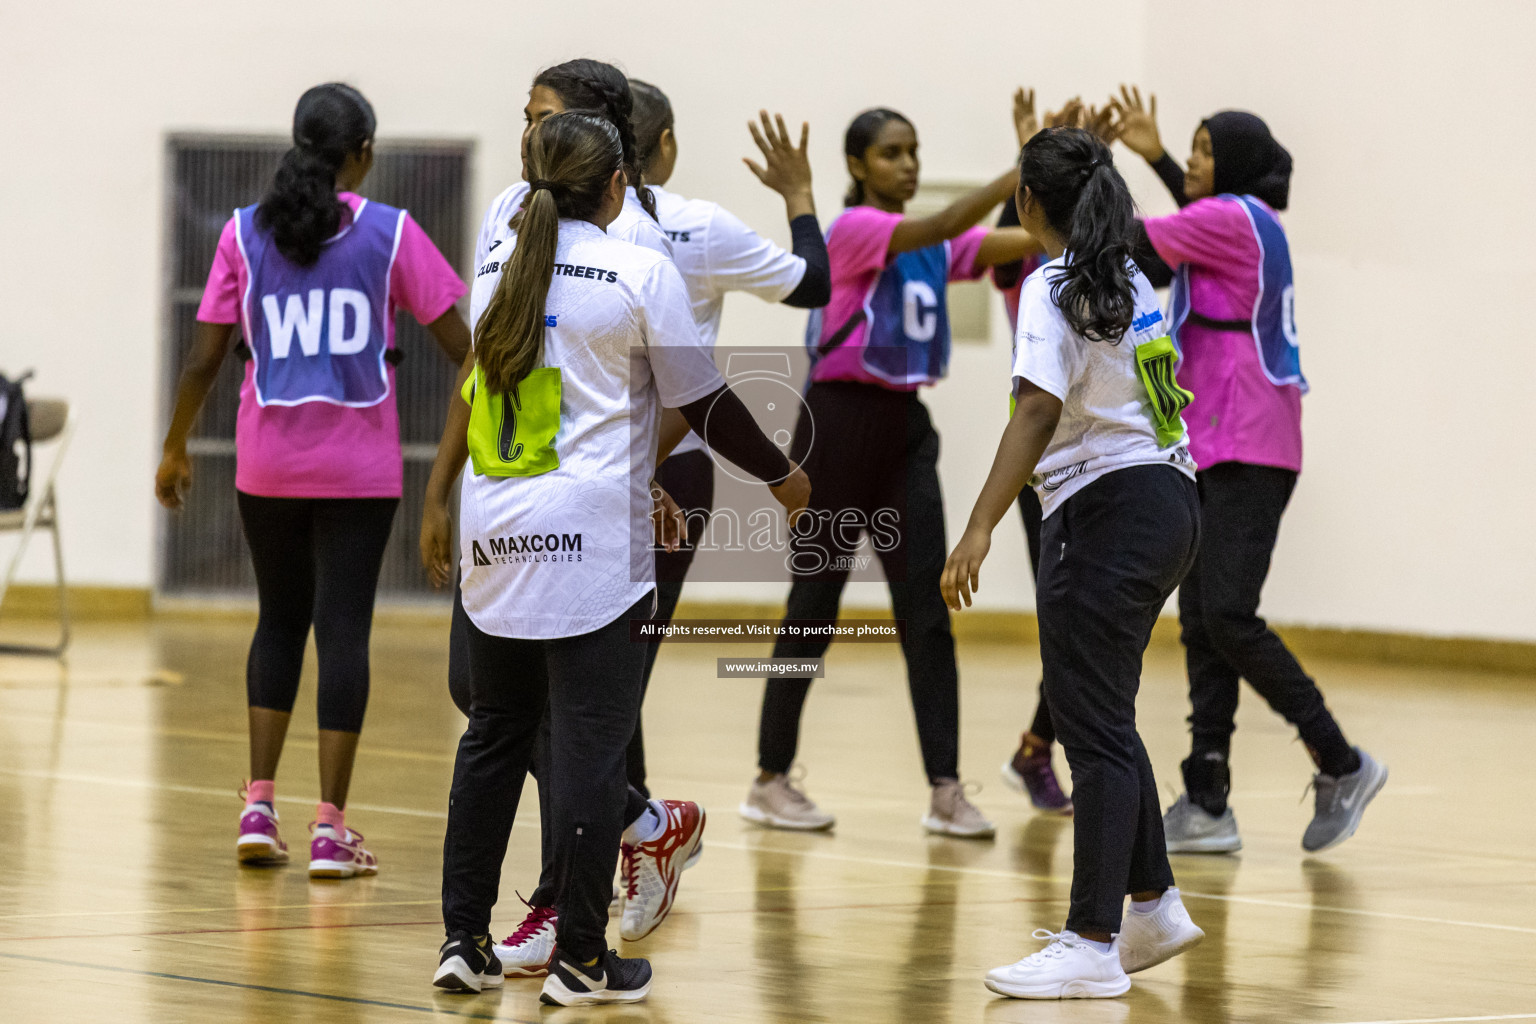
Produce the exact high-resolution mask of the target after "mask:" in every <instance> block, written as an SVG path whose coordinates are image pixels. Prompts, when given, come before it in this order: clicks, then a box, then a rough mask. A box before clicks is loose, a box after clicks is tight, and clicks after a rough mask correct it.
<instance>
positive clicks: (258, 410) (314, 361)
mask: <svg viewBox="0 0 1536 1024" xmlns="http://www.w3.org/2000/svg"><path fill="white" fill-rule="evenodd" d="M373 132H374V116H373V108H372V107H371V106H369V104H368V101H367V100H366V99H364V98H363V96H362V94H361V93H359V92H358V91H357V90H356V89H353V88H351V87H350V86H346V85H339V84H334V83H333V84H329V85H319V86H316V87H314V88H313V89H310V90H309V91H308V92H306V93H305V94H304V95H303V97H301V98H300V100H299V105H298V109H297V110H296V111H295V112H294V117H293V143H294V145H293V148H292V149H290V150H289V151H288V152H287V153H286V154H285V155H284V156H283V160H282V163H281V164H280V165H279V167H278V169H277V175H276V177H275V178H274V180H273V183H272V188H271V190H270V191H269V192H268V193H267V195H266V196H265V197H264V198H263V199H262V200H261V202H260V203H257V204H255V205H252V206H247V207H244V208H243V209H240V210H236V211H235V215H234V217H233V218H231V219H230V221H229V223H228V224H226V225H225V226H224V232H223V234H222V235H221V236H220V238H219V244H218V249H217V250H216V252H215V254H214V259H213V269H212V270H211V271H210V272H209V275H208V286H207V288H206V290H205V291H204V293H203V301H202V305H201V306H199V307H198V311H197V319H198V325H197V335H196V338H195V340H194V342H193V347H192V351H191V353H189V355H188V357H187V365H186V369H185V370H184V371H183V372H182V376H181V382H180V384H179V386H178V389H177V393H176V409H175V412H174V414H173V416H172V418H171V426H170V429H169V430H168V431H167V433H166V438H165V454H164V458H163V460H162V461H161V463H160V469H159V472H158V473H157V474H156V476H155V493H156V496H157V497H158V498H159V499H160V502H161V504H163V505H165V506H166V507H167V508H172V509H175V508H180V507H181V505H182V502H183V498H184V496H185V494H186V491H187V487H188V485H189V484H190V482H191V464H190V462H189V461H188V459H187V435H188V434H189V433H190V432H191V429H192V425H193V422H194V421H195V420H196V418H197V414H198V411H199V410H200V409H201V408H202V405H203V402H204V400H205V399H206V398H207V397H208V392H209V390H210V389H211V388H212V387H213V383H214V380H215V378H216V376H217V374H218V371H219V366H220V365H221V364H222V363H223V361H224V358H225V356H226V355H228V354H229V351H230V349H231V348H232V342H233V341H234V339H235V337H236V331H235V328H236V325H237V324H238V325H239V327H240V330H241V332H242V333H243V335H244V338H245V342H246V344H247V345H248V346H249V350H250V358H249V361H248V362H247V363H246V365H245V380H244V383H243V384H242V385H241V387H240V411H239V414H238V418H237V420H236V425H235V451H236V469H235V487H236V490H237V498H238V501H239V507H240V519H241V522H242V523H243V524H244V527H245V537H246V541H247V542H248V544H249V545H250V550H251V563H252V565H253V567H254V568H255V570H256V589H257V593H258V595H259V598H260V606H261V612H260V618H259V619H258V620H257V624H256V635H255V637H254V638H253V639H252V641H251V654H250V660H249V662H248V663H247V665H246V691H247V699H248V702H249V706H250V736H251V781H250V783H249V785H248V786H247V789H246V798H247V801H248V802H247V803H246V806H245V810H244V811H243V812H242V814H241V818H240V835H239V840H238V843H237V850H238V854H239V858H240V861H241V862H242V863H250V864H272V863H281V862H284V861H286V860H287V859H288V847H287V845H286V844H285V843H284V842H283V840H282V839H281V838H280V837H279V835H278V829H277V824H278V817H277V810H276V807H275V803H274V801H275V796H274V781H273V780H274V778H275V777H276V774H277V764H278V759H279V758H280V757H281V755H282V751H283V740H284V738H285V737H286V735H287V733H288V722H289V718H290V716H291V714H292V712H293V702H294V698H295V696H296V695H297V693H298V689H299V673H300V670H301V669H302V667H303V662H304V646H305V643H306V642H307V640H308V637H309V631H310V627H311V626H313V627H314V631H315V646H316V649H317V651H318V655H319V665H320V692H319V700H318V712H319V722H320V736H319V740H320V805H319V807H318V808H317V809H316V811H315V826H314V836H313V839H312V841H311V843H310V864H309V873H310V876H311V877H316V878H349V877H351V876H353V875H359V874H373V873H375V872H376V871H377V870H378V862H377V860H376V859H375V858H374V856H373V854H372V853H370V852H369V851H368V850H366V849H364V848H363V846H362V836H361V835H359V834H358V833H356V832H354V831H352V830H351V829H349V828H347V827H346V824H345V821H344V819H343V809H344V808H345V807H346V803H347V790H348V787H349V785H350V783H351V779H352V763H353V758H354V756H355V754H356V751H357V741H358V735H359V733H360V732H361V731H362V727H363V712H364V710H365V708H366V706H367V703H368V675H369V672H368V637H369V632H370V629H371V627H372V622H373V599H374V590H375V588H376V586H377V584H378V578H379V567H380V565H381V564H382V562H383V558H384V545H385V542H386V541H387V540H388V539H389V530H390V524H391V523H392V522H393V520H394V516H395V507H396V506H397V505H399V503H400V491H401V481H402V474H403V468H402V464H401V455H400V420H399V415H398V413H397V411H396V407H395V363H396V362H397V361H398V354H399V350H398V349H396V347H395V339H394V323H395V310H396V309H397V308H403V309H407V310H409V311H410V312H411V313H412V314H413V315H414V316H415V317H416V319H417V320H419V321H420V322H421V323H423V324H426V325H427V327H428V329H429V330H431V332H432V334H433V336H434V337H435V338H436V339H437V341H438V344H439V345H441V346H442V349H443V351H444V353H446V354H447V356H448V358H450V359H452V360H454V361H455V362H462V360H463V357H464V354H465V353H466V352H467V351H468V350H469V329H468V327H467V326H466V325H465V323H464V320H463V318H462V317H461V316H460V315H459V314H458V312H457V311H455V310H454V303H455V302H457V301H458V299H459V298H460V297H461V296H463V295H464V294H465V291H466V289H465V287H464V283H463V282H462V281H460V280H459V278H458V275H457V274H455V273H454V271H453V268H452V267H450V266H449V265H448V261H447V260H445V259H444V258H443V256H442V254H441V253H440V252H438V250H437V248H436V247H435V246H434V245H433V244H432V241H431V239H429V238H428V237H427V235H426V233H425V232H423V231H422V230H421V228H420V227H418V226H417V224H416V222H415V221H414V220H412V219H411V216H410V214H409V213H407V212H406V211H404V210H397V209H394V208H392V207H388V206H385V205H383V204H382V203H378V202H374V201H372V200H368V199H364V198H362V197H361V196H359V195H357V194H356V191H355V190H356V189H357V188H358V187H359V186H360V185H361V184H362V182H363V179H364V178H365V177H367V175H368V171H369V169H370V168H371V167H372V165H373Z"/></svg>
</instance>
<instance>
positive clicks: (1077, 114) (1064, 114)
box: [1045, 96, 1083, 128]
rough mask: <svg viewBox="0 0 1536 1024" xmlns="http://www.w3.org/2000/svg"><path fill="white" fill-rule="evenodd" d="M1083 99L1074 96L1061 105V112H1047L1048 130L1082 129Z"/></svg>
mask: <svg viewBox="0 0 1536 1024" xmlns="http://www.w3.org/2000/svg"><path fill="white" fill-rule="evenodd" d="M1082 122H1083V98H1082V97H1081V96H1074V97H1072V98H1071V99H1069V100H1067V102H1065V103H1063V104H1062V105H1061V109H1060V110H1056V111H1051V110H1047V111H1046V112H1045V126H1046V127H1047V128H1081V127H1082V126H1083V123H1082Z"/></svg>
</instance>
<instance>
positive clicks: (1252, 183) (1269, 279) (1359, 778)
mask: <svg viewBox="0 0 1536 1024" xmlns="http://www.w3.org/2000/svg"><path fill="white" fill-rule="evenodd" d="M1115 103H1116V106H1117V109H1118V111H1119V114H1120V125H1119V127H1120V131H1121V138H1122V139H1123V141H1124V142H1125V143H1126V145H1127V146H1129V147H1130V148H1131V149H1132V150H1133V151H1134V152H1136V153H1138V154H1140V155H1141V156H1142V157H1143V158H1145V159H1146V160H1147V161H1148V162H1149V163H1151V164H1152V167H1153V169H1154V170H1156V171H1157V173H1158V175H1159V177H1161V178H1162V179H1163V182H1164V184H1166V185H1167V186H1168V189H1169V191H1170V192H1172V193H1173V196H1174V199H1175V200H1176V201H1177V202H1178V203H1179V206H1180V209H1179V211H1178V212H1177V213H1173V214H1169V215H1168V216H1166V217H1150V218H1148V219H1147V220H1146V221H1144V222H1143V225H1142V228H1143V233H1142V238H1141V244H1140V246H1139V251H1138V253H1137V256H1136V260H1137V262H1138V263H1139V264H1140V265H1141V266H1142V268H1143V269H1144V270H1146V272H1147V275H1148V276H1149V277H1150V278H1152V280H1153V281H1154V283H1158V284H1162V283H1167V282H1168V281H1169V280H1170V279H1171V280H1172V282H1173V295H1172V299H1171V301H1170V309H1169V319H1170V320H1171V321H1172V324H1171V331H1172V336H1173V340H1174V342H1175V343H1176V344H1177V345H1178V347H1179V351H1180V355H1181V362H1180V365H1179V379H1180V381H1181V382H1183V384H1184V385H1185V387H1187V388H1189V390H1190V391H1191V392H1193V393H1194V396H1195V397H1194V402H1193V404H1191V405H1190V407H1189V409H1188V410H1187V411H1186V413H1185V419H1186V420H1187V421H1188V423H1189V450H1190V454H1191V455H1192V456H1193V457H1194V459H1195V462H1196V463H1197V464H1198V465H1199V467H1200V475H1199V484H1200V509H1201V516H1202V519H1203V522H1204V524H1205V527H1204V534H1203V536H1202V538H1201V542H1200V554H1199V557H1198V558H1197V559H1196V560H1195V564H1194V567H1193V568H1192V569H1191V570H1190V572H1189V577H1188V578H1187V579H1186V580H1185V581H1184V583H1183V585H1182V586H1181V587H1180V588H1179V625H1180V627H1181V630H1182V638H1183V641H1184V648H1185V657H1186V661H1187V663H1188V669H1189V696H1190V703H1191V704H1192V705H1193V710H1192V713H1191V715H1190V717H1189V724H1190V732H1191V736H1192V741H1193V743H1192V749H1191V751H1190V755H1189V757H1188V759H1186V760H1185V761H1184V765H1183V769H1184V786H1185V792H1184V793H1183V794H1181V795H1180V796H1179V798H1178V801H1177V802H1176V803H1174V805H1173V806H1172V807H1171V808H1169V810H1168V813H1167V816H1166V818H1165V821H1164V828H1165V831H1166V832H1167V836H1168V849H1169V850H1170V851H1172V852H1175V853H1225V852H1230V851H1233V850H1237V849H1240V848H1241V847H1242V839H1241V837H1240V836H1239V835H1238V831H1237V819H1236V818H1235V817H1234V816H1233V814H1232V809H1231V808H1230V807H1228V806H1227V793H1228V791H1229V790H1230V788H1231V773H1230V770H1229V768H1228V754H1229V750H1230V747H1231V742H1232V732H1233V731H1234V729H1235V728H1236V724H1235V722H1234V716H1235V715H1236V713H1237V698H1238V681H1239V679H1247V680H1248V682H1249V684H1250V685H1252V686H1253V688H1254V689H1255V690H1257V691H1259V695H1260V696H1262V697H1263V698H1264V699H1265V701H1267V702H1268V703H1269V706H1270V707H1271V708H1273V709H1274V710H1275V711H1277V712H1279V713H1280V714H1281V715H1283V716H1284V717H1285V719H1286V721H1288V722H1290V723H1291V725H1293V726H1294V727H1295V728H1296V731H1297V732H1298V733H1299V734H1300V736H1301V739H1302V742H1304V743H1305V744H1306V746H1307V750H1308V752H1309V753H1310V754H1311V755H1312V760H1313V762H1314V763H1315V765H1316V767H1317V775H1316V777H1315V783H1316V789H1317V799H1316V806H1315V813H1314V815H1313V819H1312V822H1311V824H1310V825H1308V826H1307V830H1306V832H1305V834H1304V835H1303V836H1302V841H1301V845H1302V846H1303V848H1305V849H1306V850H1307V851H1308V852H1314V853H1315V852H1317V851H1320V850H1325V849H1327V848H1329V847H1331V846H1335V845H1337V844H1339V843H1342V842H1343V841H1344V840H1346V839H1348V838H1349V837H1350V836H1351V835H1353V834H1354V831H1355V829H1356V828H1357V827H1358V826H1359V824H1360V818H1361V815H1362V814H1363V813H1364V811H1365V807H1366V805H1367V804H1368V803H1370V801H1371V799H1372V798H1373V797H1374V796H1375V795H1376V793H1377V792H1378V791H1379V790H1380V789H1381V787H1382V785H1383V784H1384V783H1385V782H1386V779H1387V769H1386V766H1385V765H1383V764H1381V763H1380V762H1378V761H1376V760H1375V759H1374V758H1372V757H1371V756H1370V755H1369V754H1367V753H1365V752H1364V751H1362V750H1360V749H1359V748H1358V747H1354V746H1351V745H1350V743H1349V742H1348V741H1347V740H1346V739H1345V738H1344V733H1343V731H1342V730H1341V729H1340V728H1339V724H1338V722H1336V721H1335V720H1334V717H1333V714H1332V712H1330V711H1329V709H1328V705H1327V704H1326V703H1325V702H1324V700H1323V694H1322V692H1321V691H1320V690H1319V689H1318V688H1317V684H1316V683H1315V682H1314V681H1313V680H1312V677H1311V676H1309V675H1307V673H1306V672H1305V671H1304V670H1303V669H1302V667H1301V664H1300V663H1299V662H1298V661H1297V660H1296V656H1295V655H1293V654H1292V653H1291V651H1290V649H1289V648H1287V647H1286V646H1285V642H1284V641H1283V640H1281V639H1280V637H1278V636H1276V635H1275V633H1274V631H1273V630H1271V629H1270V628H1269V626H1268V625H1267V624H1266V623H1265V621H1264V619H1263V618H1261V617H1260V616H1259V613H1258V610H1259V594H1260V592H1261V590H1262V589H1263V586H1264V580H1265V577H1267V576H1268V574H1269V563H1270V557H1271V555H1272V554H1273V552H1274V547H1275V541H1276V538H1277V537H1278V536H1279V532H1280V517H1281V516H1282V515H1283V514H1284V512H1285V507H1286V505H1287V504H1288V503H1289V501H1290V498H1291V492H1292V491H1293V490H1294V489H1295V487H1296V479H1297V477H1298V476H1299V475H1300V473H1301V396H1302V395H1303V394H1305V393H1306V390H1307V382H1306V378H1304V377H1303V376H1302V374H1301V358H1300V354H1299V350H1298V348H1297V346H1296V324H1295V319H1294V317H1293V307H1294V287H1293V283H1292V277H1291V257H1290V245H1289V242H1288V240H1287V238H1286V233H1285V229H1284V228H1283V227H1282V226H1281V224H1280V218H1279V211H1282V210H1284V209H1285V208H1286V205H1287V200H1288V199H1289V197H1290V182H1291V155H1290V153H1288V152H1286V150H1285V147H1283V146H1281V145H1280V143H1278V142H1276V141H1275V139H1274V136H1272V135H1271V134H1270V131H1269V127H1268V126H1267V125H1266V124H1265V123H1264V122H1263V121H1262V120H1260V119H1259V118H1257V117H1255V116H1254V115H1252V114H1248V113H1243V112H1241V111H1236V110H1227V111H1222V112H1221V113H1218V114H1214V115H1212V116H1211V117H1209V118H1206V119H1205V120H1204V121H1202V122H1201V123H1200V127H1199V128H1198V129H1197V130H1196V132H1195V138H1194V145H1193V149H1192V151H1191V153H1190V158H1189V171H1188V173H1185V172H1183V171H1181V170H1180V169H1179V167H1178V164H1176V163H1175V162H1174V161H1173V159H1172V158H1171V157H1169V156H1168V154H1167V152H1166V151H1165V150H1164V149H1163V144H1162V140H1161V138H1160V137H1159V135H1158V131H1157V120H1156V116H1157V100H1156V98H1155V97H1153V98H1152V99H1151V103H1150V105H1149V107H1143V105H1142V102H1141V94H1140V92H1139V91H1137V90H1131V89H1122V90H1121V96H1120V98H1119V99H1118V100H1116V101H1115Z"/></svg>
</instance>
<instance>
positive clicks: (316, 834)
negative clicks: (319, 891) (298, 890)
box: [309, 825, 379, 878]
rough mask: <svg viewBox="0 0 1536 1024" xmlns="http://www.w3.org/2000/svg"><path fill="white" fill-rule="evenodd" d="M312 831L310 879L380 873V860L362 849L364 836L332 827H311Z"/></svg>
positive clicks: (349, 830)
mask: <svg viewBox="0 0 1536 1024" xmlns="http://www.w3.org/2000/svg"><path fill="white" fill-rule="evenodd" d="M310 830H311V833H312V835H313V838H311V839H310V841H309V877H310V878H351V877H352V876H353V875H376V874H378V873H379V860H378V858H377V857H375V856H374V855H373V854H371V853H369V852H368V851H367V850H365V849H363V836H362V833H360V832H354V831H352V830H351V829H349V828H348V829H337V828H335V827H334V826H331V825H312V826H310Z"/></svg>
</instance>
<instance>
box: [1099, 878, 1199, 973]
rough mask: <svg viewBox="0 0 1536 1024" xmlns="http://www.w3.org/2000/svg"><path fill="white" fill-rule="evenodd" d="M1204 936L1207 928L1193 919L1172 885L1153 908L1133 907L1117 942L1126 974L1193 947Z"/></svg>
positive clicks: (1122, 924) (1122, 926) (1121, 964)
mask: <svg viewBox="0 0 1536 1024" xmlns="http://www.w3.org/2000/svg"><path fill="white" fill-rule="evenodd" d="M1203 938H1205V932H1203V931H1201V930H1200V928H1199V926H1198V925H1196V924H1195V922H1193V921H1191V920H1190V919H1189V911H1187V910H1185V909H1184V900H1183V899H1182V898H1180V896H1179V890H1178V889H1169V890H1168V891H1167V892H1165V893H1163V895H1162V897H1161V898H1159V899H1158V901H1157V906H1156V907H1153V908H1152V909H1151V910H1149V911H1146V912H1142V911H1139V910H1137V909H1136V908H1135V907H1132V908H1131V909H1130V911H1129V912H1128V913H1127V914H1126V915H1125V918H1124V919H1123V920H1122V921H1121V923H1120V934H1119V935H1118V936H1116V938H1115V943H1116V945H1118V946H1119V947H1120V966H1121V967H1123V968H1125V973H1126V974H1135V973H1136V972H1137V971H1144V970H1146V969H1147V968H1148V967H1156V966H1157V965H1158V964H1160V963H1163V962H1164V961H1166V960H1172V959H1173V958H1174V957H1176V956H1178V955H1179V954H1180V953H1182V952H1184V951H1185V950H1188V949H1193V948H1194V947H1196V946H1198V945H1200V940H1201V939H1203Z"/></svg>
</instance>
